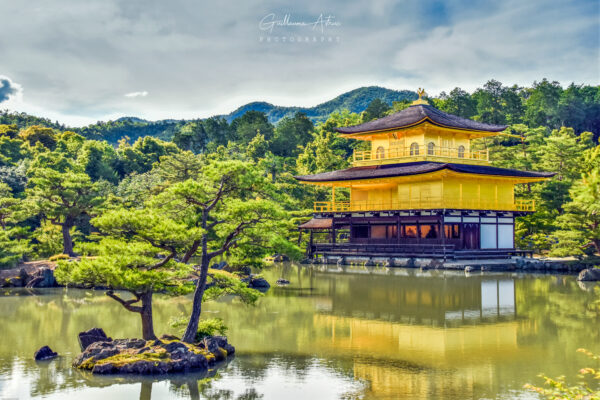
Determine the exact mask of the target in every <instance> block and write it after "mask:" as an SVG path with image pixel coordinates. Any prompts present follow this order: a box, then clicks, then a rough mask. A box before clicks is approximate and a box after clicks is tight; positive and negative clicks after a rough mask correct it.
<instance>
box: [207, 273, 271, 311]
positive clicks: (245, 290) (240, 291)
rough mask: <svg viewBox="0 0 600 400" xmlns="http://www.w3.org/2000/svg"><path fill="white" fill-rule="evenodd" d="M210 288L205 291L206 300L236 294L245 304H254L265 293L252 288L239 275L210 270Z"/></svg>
mask: <svg viewBox="0 0 600 400" xmlns="http://www.w3.org/2000/svg"><path fill="white" fill-rule="evenodd" d="M209 277H210V280H209V281H207V286H208V289H206V291H205V292H204V300H205V301H207V300H216V299H218V298H220V297H223V296H235V297H236V298H238V299H239V300H241V301H242V302H243V303H244V304H249V305H252V304H254V303H256V301H257V300H258V299H259V298H260V297H261V296H262V295H263V294H262V293H261V292H259V291H258V290H256V289H251V288H249V287H248V285H247V284H246V283H244V282H242V281H241V280H240V279H239V278H238V277H235V276H234V275H231V274H229V273H226V272H223V271H219V270H210V271H209Z"/></svg>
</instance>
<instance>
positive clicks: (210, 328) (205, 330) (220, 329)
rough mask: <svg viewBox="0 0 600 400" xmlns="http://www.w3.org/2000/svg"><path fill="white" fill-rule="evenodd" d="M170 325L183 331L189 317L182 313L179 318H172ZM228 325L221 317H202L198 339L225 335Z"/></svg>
mask: <svg viewBox="0 0 600 400" xmlns="http://www.w3.org/2000/svg"><path fill="white" fill-rule="evenodd" d="M169 325H170V326H171V327H172V328H174V329H177V330H178V331H180V332H183V329H184V328H185V326H186V325H187V318H185V316H183V315H181V316H179V317H177V318H171V320H170V321H169ZM227 330H228V328H227V325H225V322H224V321H223V320H222V319H221V318H207V319H202V320H200V322H199V323H198V331H197V333H196V341H197V342H200V341H201V340H202V339H204V338H205V337H208V336H214V335H217V334H219V335H225V334H226V333H227Z"/></svg>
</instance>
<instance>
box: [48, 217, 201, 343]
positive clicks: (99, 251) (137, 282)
mask: <svg viewBox="0 0 600 400" xmlns="http://www.w3.org/2000/svg"><path fill="white" fill-rule="evenodd" d="M92 223H93V224H94V226H96V227H98V228H99V229H100V230H101V232H103V233H104V234H105V235H106V236H105V237H103V238H102V240H101V241H100V242H99V243H98V244H97V245H96V246H93V250H94V255H95V257H93V258H88V257H84V258H82V259H81V260H80V261H76V262H62V263H60V264H59V267H58V268H57V269H56V271H55V275H56V279H57V280H58V281H59V282H61V283H63V284H77V285H89V286H105V287H108V288H109V289H108V291H107V292H106V295H107V296H109V297H110V298H112V299H114V300H116V301H117V302H118V303H120V304H121V305H122V306H123V307H125V309H126V310H128V311H131V312H135V313H138V314H140V317H141V320H142V336H143V338H144V339H145V340H152V339H156V334H155V333H154V321H153V316H152V295H153V294H154V293H156V292H161V293H166V294H169V295H179V294H184V293H187V292H188V291H189V290H191V285H190V284H189V281H188V277H189V274H190V272H191V268H190V267H189V266H188V265H186V264H184V263H180V262H177V261H175V259H174V258H175V255H176V253H177V249H178V248H181V247H185V246H186V244H187V243H189V242H190V241H193V240H194V238H195V235H197V233H198V231H197V230H196V231H190V229H189V228H188V227H186V226H184V225H182V224H179V223H176V222H175V221H173V220H171V219H169V218H166V217H165V215H160V214H158V213H157V212H156V210H153V209H147V208H146V209H138V210H126V209H116V210H112V211H109V212H106V213H104V214H103V215H102V216H100V217H97V218H94V219H93V220H92ZM117 290H122V291H125V292H128V293H129V294H130V295H131V298H129V299H125V298H123V297H122V295H120V294H118V293H117V292H115V291H117Z"/></svg>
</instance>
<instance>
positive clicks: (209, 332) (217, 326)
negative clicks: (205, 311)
mask: <svg viewBox="0 0 600 400" xmlns="http://www.w3.org/2000/svg"><path fill="white" fill-rule="evenodd" d="M217 333H218V334H220V335H225V334H226V333H227V325H225V322H223V320H222V319H221V318H208V319H204V320H201V321H200V323H199V324H198V333H196V340H197V341H200V340H202V339H204V338H205V337H207V336H214V335H216V334H217Z"/></svg>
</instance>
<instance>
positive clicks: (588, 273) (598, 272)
mask: <svg viewBox="0 0 600 400" xmlns="http://www.w3.org/2000/svg"><path fill="white" fill-rule="evenodd" d="M577 280H578V281H600V268H588V269H584V270H583V271H581V272H580V273H579V276H578V277H577Z"/></svg>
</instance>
